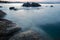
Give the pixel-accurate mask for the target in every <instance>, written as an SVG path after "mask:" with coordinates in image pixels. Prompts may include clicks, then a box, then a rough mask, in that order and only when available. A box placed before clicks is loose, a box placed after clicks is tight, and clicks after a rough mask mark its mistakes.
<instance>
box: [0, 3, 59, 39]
mask: <svg viewBox="0 0 60 40" xmlns="http://www.w3.org/2000/svg"><path fill="white" fill-rule="evenodd" d="M41 5H42V6H41V7H22V3H20V4H19V3H10V4H8V3H7V4H4V3H0V6H3V7H2V8H0V10H3V11H4V12H5V13H7V15H6V16H5V17H4V18H5V19H8V20H11V21H13V22H14V23H16V24H17V26H19V27H22V28H23V30H29V29H31V28H33V29H38V30H40V29H42V30H43V31H44V32H46V33H47V34H49V35H50V36H51V37H52V38H53V39H54V40H60V4H41ZM51 5H53V6H54V7H50V6H51ZM10 7H15V8H17V9H18V10H9V8H10Z"/></svg>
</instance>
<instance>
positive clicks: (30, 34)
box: [9, 30, 51, 40]
mask: <svg viewBox="0 0 60 40" xmlns="http://www.w3.org/2000/svg"><path fill="white" fill-rule="evenodd" d="M9 40H51V39H50V38H49V37H46V36H45V37H44V36H42V35H41V34H40V33H38V32H36V31H33V30H29V31H26V32H21V33H18V34H16V35H15V36H13V37H11V38H10V39H9Z"/></svg>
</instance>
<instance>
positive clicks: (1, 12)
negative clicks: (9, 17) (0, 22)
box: [0, 10, 6, 18]
mask: <svg viewBox="0 0 60 40" xmlns="http://www.w3.org/2000/svg"><path fill="white" fill-rule="evenodd" d="M5 15H6V13H5V12H3V11H2V10H0V18H3V17H4V16H5Z"/></svg>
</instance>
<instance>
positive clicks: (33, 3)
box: [22, 2, 41, 7]
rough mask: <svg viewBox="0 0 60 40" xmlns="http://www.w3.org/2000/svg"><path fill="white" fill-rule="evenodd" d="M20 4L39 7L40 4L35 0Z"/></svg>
mask: <svg viewBox="0 0 60 40" xmlns="http://www.w3.org/2000/svg"><path fill="white" fill-rule="evenodd" d="M22 6H23V7H40V6H41V5H40V4H38V3H35V2H32V3H29V2H27V3H24V4H23V5H22Z"/></svg>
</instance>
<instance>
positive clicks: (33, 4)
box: [31, 2, 41, 7]
mask: <svg viewBox="0 0 60 40" xmlns="http://www.w3.org/2000/svg"><path fill="white" fill-rule="evenodd" d="M31 6H32V7H39V6H41V5H40V4H38V3H34V2H33V3H32V4H31Z"/></svg>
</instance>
